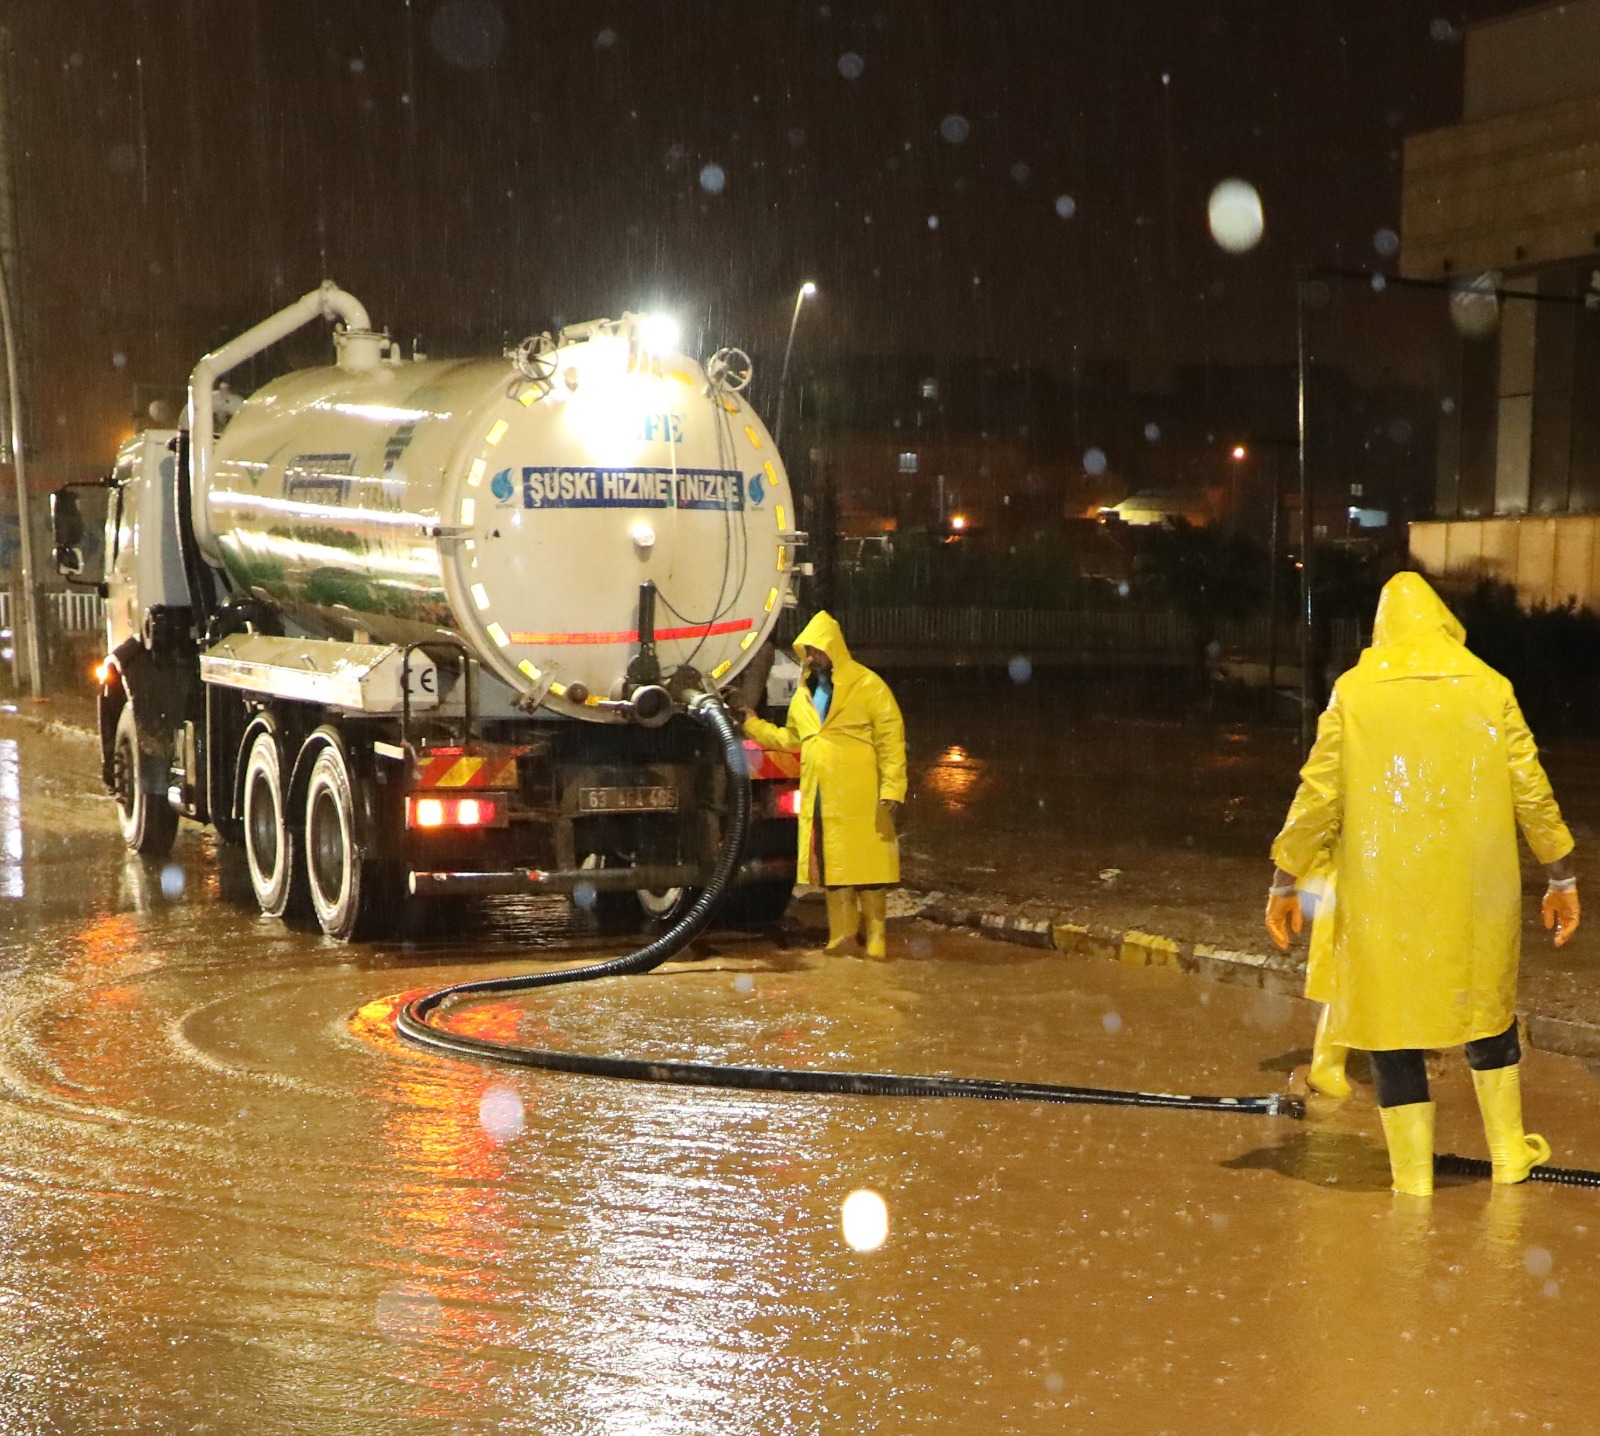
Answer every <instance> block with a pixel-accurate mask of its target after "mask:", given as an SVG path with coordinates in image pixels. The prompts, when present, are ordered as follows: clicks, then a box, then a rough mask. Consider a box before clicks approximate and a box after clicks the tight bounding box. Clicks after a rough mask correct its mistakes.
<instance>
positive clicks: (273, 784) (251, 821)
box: [243, 729, 311, 921]
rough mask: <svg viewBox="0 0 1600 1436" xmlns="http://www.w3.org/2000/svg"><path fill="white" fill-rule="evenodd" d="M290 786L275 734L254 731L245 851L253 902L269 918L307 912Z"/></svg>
mask: <svg viewBox="0 0 1600 1436" xmlns="http://www.w3.org/2000/svg"><path fill="white" fill-rule="evenodd" d="M287 789H288V784H287V782H286V781H285V779H284V773H283V755H282V753H281V752H280V751H279V748H278V735H277V734H276V733H274V732H272V731H271V730H270V729H263V730H262V731H260V732H258V733H257V734H256V736H255V738H254V740H253V741H252V742H251V744H250V752H249V755H248V756H247V757H246V758H245V762H244V804H243V806H244V853H245V862H246V866H247V867H248V868H249V869H250V887H251V890H252V891H253V892H254V893H255V895H256V904H257V906H259V907H260V909H261V911H262V912H264V913H266V915H267V916H268V917H281V918H284V919H286V920H289V921H295V920H300V919H303V918H304V917H305V915H306V914H307V913H308V912H309V911H310V906H311V899H310V894H309V892H308V890H307V882H306V872H305V863H304V861H303V859H302V858H301V855H300V853H299V852H298V851H297V850H298V848H299V844H298V843H297V842H296V841H295V836H294V833H293V832H292V831H291V829H290V826H289V821H288V813H289V795H288V791H287Z"/></svg>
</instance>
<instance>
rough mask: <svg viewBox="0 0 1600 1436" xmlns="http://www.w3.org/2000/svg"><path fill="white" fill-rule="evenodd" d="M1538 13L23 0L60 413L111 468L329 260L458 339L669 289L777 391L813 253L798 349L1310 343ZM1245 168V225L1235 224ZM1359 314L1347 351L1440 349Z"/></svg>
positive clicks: (53, 389)
mask: <svg viewBox="0 0 1600 1436" xmlns="http://www.w3.org/2000/svg"><path fill="white" fill-rule="evenodd" d="M1516 8H1520V7H1519V6H1516V5H1510V4H1505V3H1479V4H1475V5H1472V6H1469V7H1463V6H1461V5H1460V4H1457V5H1455V6H1454V7H1453V8H1451V9H1449V10H1447V11H1441V10H1438V9H1436V8H1434V7H1432V6H1430V5H1428V4H1425V3H1419V0H1382V3H1373V0H1343V3H1319V0H1303V3H1294V4H1285V3H1283V0H1228V3H1227V4H1208V5H1199V4H1186V3H1179V0H1116V3H1108V0H1093V3H1073V0H1038V3H1033V4H1022V3H1003V0H1002V3H989V4H982V5H979V4H973V3H954V0H919V3H916V4H910V3H903V4H892V3H887V2H886V0H879V3H877V4H862V3H853V0H832V3H826V4H815V3H788V0H768V3H766V4H760V5H750V4H738V5H736V4H731V3H724V0H694V3H690V0H633V3H617V4H610V5H606V4H601V5H570V6H554V5H549V4H534V3H529V0H56V3H49V0H12V3H10V4H9V5H4V6H0V13H5V14H7V16H8V20H9V24H10V27H11V34H12V46H13V56H12V73H13V88H14V97H13V98H14V106H13V108H14V127H15V135H14V146H15V150H16V171H17V184H18V191H19V208H20V214H21V243H22V249H23V273H22V285H23V294H22V299H23V303H24V305H25V309H26V322H27V339H28V345H29V359H30V366H31V382H30V395H31V402H32V405H33V411H34V412H33V415H32V418H31V422H30V432H31V435H32V439H33V443H34V446H35V447H36V448H37V449H38V450H39V452H40V456H41V458H42V459H44V460H46V461H47V467H48V466H50V462H49V461H55V462H56V463H58V464H61V465H95V466H102V465H104V464H105V462H106V461H107V460H108V459H109V458H110V456H111V453H112V451H113V449H114V446H115V443H116V442H117V439H118V438H119V437H120V435H121V434H122V433H124V432H126V431H127V430H128V429H129V428H130V427H131V416H132V414H133V412H134V411H135V409H136V408H143V407H144V405H145V404H146V403H148V402H149V400H150V399H151V398H154V397H161V396H162V395H169V396H176V395H177V394H178V393H179V392H180V391H181V388H182V385H183V382H184V379H185V377H186V375H187V372H188V369H189V368H190V367H191V365H192V364H193V362H194V360H195V358H197V357H198V355H199V354H200V353H201V352H203V350H204V349H205V348H206V347H209V346H210V345H213V344H215V343H217V342H220V341H221V340H222V339H225V338H227V337H230V336H231V335H232V334H234V333H236V332H237V331H238V330H240V329H242V328H244V327H247V326H248V325H249V324H251V323H253V322H255V321H256V320H257V319H259V318H261V317H263V316H264V315H265V314H267V313H268V312H270V311H271V310H272V309H273V308H275V307H277V306H279V305H280V304H282V303H283V302H285V301H287V300H289V299H292V298H293V297H295V296H296V295H298V294H300V293H302V292H304V291H305V290H307V289H310V288H312V287H314V286H315V285H316V284H317V283H318V282H319V281H320V280H321V279H322V278H323V277H324V276H328V277H332V278H334V279H336V280H337V281H338V282H339V283H341V284H343V285H344V286H345V287H346V288H348V289H350V290H352V291H353V292H354V293H356V294H357V295H358V296H360V297H361V298H362V299H363V301H364V302H365V303H366V304H367V306H368V308H369V309H370V310H371V312H372V314H373V317H374V320H375V321H376V322H377V323H379V324H380V325H388V326H390V327H391V328H392V329H393V331H394V332H395V333H396V334H397V335H401V336H404V337H405V338H406V339H407V341H409V339H410V338H411V336H413V335H420V336H422V338H423V341H424V344H425V347H426V348H427V350H428V351H429V352H430V353H432V354H434V355H439V356H443V355H447V354H452V353H467V352H482V351H484V350H497V349H498V348H500V347H501V346H502V344H503V343H504V342H505V341H507V340H515V339H516V338H519V337H521V336H522V335H523V334H526V333H528V332H530V331H533V330H536V329H539V328H542V327H545V326H546V325H548V324H549V323H551V322H552V320H553V319H559V318H566V319H569V320H576V319H583V318H591V317H594V316H596V315H601V314H613V315H614V314H616V313H619V312H620V311H621V310H622V309H624V308H640V307H647V306H656V305H659V306H664V307H667V308H670V309H672V310H673V311H674V312H676V313H677V314H678V315H679V316H680V317H681V318H682V320H683V322H684V330H685V334H686V335H687V336H688V337H689V343H688V347H689V348H691V349H697V350H698V351H699V353H700V355H701V357H704V355H705V354H706V353H709V352H710V350H711V349H714V348H716V347H718V346H719V345H721V344H723V343H739V344H742V345H744V346H745V347H747V348H749V349H751V350H752V351H753V352H754V353H755V354H756V355H757V357H758V360H760V361H763V362H764V364H765V366H766V368H765V374H766V378H767V381H768V383H769V385H770V383H771V380H772V378H773V372H772V371H773V369H774V368H775V366H776V358H777V355H778V353H779V351H780V350H781V347H782V342H783V337H784V331H785V328H786V325H787V322H788V317H789V312H790V306H791V304H792V302H793V295H794V292H795V288H796V286H797V285H798V283H799V282H800V280H801V279H803V278H812V279H815V280H816V281H817V283H818V284H819V285H820V286H821V288H822V294H821V296H820V298H819V300H818V302H817V303H816V305H815V306H814V307H813V308H811V309H809V310H808V312H807V313H806V315H805V317H804V318H803V320H802V327H801V332H800V336H799V340H798V342H797V349H796V363H797V366H798V365H804V364H815V363H823V362H827V361H828V360H829V359H830V358H835V357H840V356H845V355H873V354H901V355H904V354H926V355H933V356H951V355H962V354H970V355H973V356H977V357H982V358H987V359H995V358H1001V359H1005V358H1009V357H1012V356H1014V357H1015V358H1016V359H1017V360H1018V361H1019V362H1027V363H1036V364H1043V365H1046V366H1049V367H1052V368H1054V369H1057V370H1058V371H1060V372H1064V373H1071V372H1073V371H1074V369H1075V368H1077V367H1079V366H1085V365H1092V364H1096V363H1099V362H1103V361H1107V360H1111V361H1122V362H1125V363H1127V364H1128V365H1129V366H1130V369H1131V371H1132V374H1133V375H1134V377H1135V380H1136V381H1137V382H1140V383H1146V384H1159V383H1160V382H1161V381H1162V380H1163V378H1164V376H1165V375H1166V373H1167V371H1168V369H1169V367H1170V366H1171V365H1172V364H1174V363H1180V362H1184V363H1192V362H1198V361H1210V362H1213V363H1218V364H1229V363H1235V362H1249V361H1255V360H1262V359H1278V360H1286V359H1288V358H1290V357H1291V356H1292V353H1293V342H1294V341H1293V286H1292V279H1291V277H1292V275H1293V273H1294V271H1295V267H1296V266H1297V265H1299V264H1301V263H1312V264H1343V265H1351V266H1358V267H1367V266H1376V267H1383V268H1388V269H1392V268H1393V267H1394V263H1395V261H1394V258H1393V256H1392V254H1387V255H1386V254H1384V253H1383V252H1382V251H1383V249H1384V248H1385V247H1386V246H1387V243H1388V241H1387V238H1386V237H1385V236H1384V235H1383V234H1382V232H1383V231H1385V230H1388V231H1393V230H1394V229H1396V228H1397V227H1398V219H1399V207H1400V206H1399V191H1400V146H1401V141H1402V139H1403V137H1404V136H1405V135H1406V134H1409V133H1414V132H1417V131H1421V130H1426V129H1430V128H1435V127H1437V126H1440V125H1444V124H1450V123H1454V122H1455V121H1456V120H1457V118H1458V117H1459V113H1460V76H1461V68H1462V51H1461V38H1460V27H1461V26H1463V25H1464V24H1466V23H1468V22H1469V21H1471V20H1475V19H1481V18H1485V17H1487V16H1490V15H1494V14H1501V13H1505V12H1506V11H1508V10H1512V9H1516ZM1229 176H1238V177H1241V178H1244V179H1246V180H1248V181H1249V182H1251V183H1252V184H1254V185H1255V186H1256V187H1257V189H1258V190H1259V192H1260V194H1261V197H1262V202H1263V206H1264V210H1265V217H1266V235H1265V238H1264V239H1263V240H1262V242H1261V243H1260V244H1259V245H1258V246H1257V247H1256V248H1255V249H1254V250H1252V251H1251V252H1249V253H1247V254H1244V255H1230V254H1227V253H1224V252H1223V251H1222V250H1221V249H1219V248H1218V247H1217V245H1216V244H1215V243H1214V242H1213V241H1212V239H1211V237H1210V235H1209V233H1208V230H1207V224H1206V197H1207V195H1208V193H1209V192H1210V190H1211V188H1212V187H1213V186H1214V185H1215V184H1216V183H1217V182H1218V181H1219V180H1222V179H1224V178H1227V177H1229ZM1335 308H1336V309H1337V312H1334V313H1330V314H1328V315H1326V316H1324V317H1323V318H1322V319H1321V320H1320V321H1319V328H1318V331H1317V335H1316V343H1317V345H1318V346H1319V349H1321V350H1323V351H1326V353H1327V355H1328V356H1330V357H1332V358H1334V359H1336V360H1340V361H1341V362H1347V363H1350V364H1352V365H1356V366H1358V367H1359V366H1360V365H1362V364H1371V365H1373V366H1376V367H1377V368H1379V369H1383V368H1385V367H1387V368H1388V369H1390V370H1396V369H1398V370H1400V371H1405V372H1402V373H1401V374H1400V376H1399V377H1402V378H1407V379H1411V380H1416V379H1419V378H1420V379H1422V380H1424V381H1425V380H1426V379H1427V378H1428V377H1429V365H1430V363H1432V362H1433V359H1432V356H1431V353H1430V352H1429V351H1428V350H1427V346H1426V345H1421V346H1418V345H1407V344H1405V343H1397V342H1395V341H1394V339H1393V336H1392V334H1388V335H1386V329H1392V325H1390V324H1389V322H1388V320H1386V319H1385V317H1384V316H1383V315H1382V314H1379V313H1376V312H1375V309H1374V306H1372V305H1371V304H1365V305H1363V304H1361V303H1355V302H1352V303H1350V304H1348V305H1344V306H1342V307H1339V306H1335ZM328 352H329V350H328V347H327V339H326V335H325V334H322V333H316V332H312V333H310V334H309V335H308V336H307V337H306V338H305V339H304V340H302V341H301V342H300V343H299V344H298V345H297V346H295V347H294V348H292V349H291V350H289V351H288V352H287V353H284V354H281V355H279V356H278V357H277V358H276V359H275V360H274V361H272V362H273V363H274V365H275V366H276V367H287V366H288V365H289V364H291V363H317V362H322V361H323V360H324V358H325V356H326V355H327V353H328ZM254 377H256V378H264V377H266V371H261V372H259V373H258V374H257V375H256V376H254ZM760 377H761V376H760V375H759V374H758V384H759V379H760ZM753 393H754V395H755V397H756V398H757V400H758V402H760V403H764V404H765V406H766V407H767V408H768V410H769V412H770V398H768V399H765V400H763V398H762V394H761V390H760V389H759V387H758V388H757V390H755V391H753Z"/></svg>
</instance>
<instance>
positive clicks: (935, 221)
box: [928, 214, 939, 229]
mask: <svg viewBox="0 0 1600 1436" xmlns="http://www.w3.org/2000/svg"><path fill="white" fill-rule="evenodd" d="M938 227H939V216H938V215H936V214H930V215H929V216H928V228H929V229H938Z"/></svg>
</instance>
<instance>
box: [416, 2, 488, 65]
mask: <svg viewBox="0 0 1600 1436" xmlns="http://www.w3.org/2000/svg"><path fill="white" fill-rule="evenodd" d="M428 38H429V39H430V40H431V41H432V42H433V48H434V49H435V50H436V51H437V52H438V55H439V58H440V59H441V60H443V61H444V62H445V63H446V64H447V65H454V66H455V67H456V68H457V69H461V70H484V69H487V68H488V67H489V66H490V65H492V64H494V62H495V61H496V60H498V59H499V58H500V51H501V48H502V47H503V46H504V45H505V41H506V22H505V17H504V16H503V15H501V13H500V7H499V6H498V5H496V4H495V3H494V0H445V3H444V4H443V5H441V6H440V7H439V8H438V9H437V10H435V11H434V12H433V19H432V20H430V21H429V22H428Z"/></svg>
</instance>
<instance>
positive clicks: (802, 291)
mask: <svg viewBox="0 0 1600 1436" xmlns="http://www.w3.org/2000/svg"><path fill="white" fill-rule="evenodd" d="M816 292H817V286H816V285H815V284H813V283H812V282H811V281H810V280H809V279H808V280H806V282H805V283H804V284H802V285H801V286H800V288H799V289H798V290H796V291H795V296H794V313H793V314H791V315H790V316H789V341H788V343H786V344H785V345H784V346H783V368H782V370H781V371H780V372H779V374H778V414H777V419H776V422H775V423H774V425H773V430H772V441H773V442H774V443H775V444H777V445H778V446H779V447H780V448H782V446H783V396H784V393H785V391H786V390H787V389H788V387H789V356H790V355H792V354H793V353H794V331H795V327H796V326H797V325H798V324H799V323H800V306H801V305H802V304H804V303H805V302H806V300H808V299H810V298H811V297H812V296H813V295H814V294H815V293H816Z"/></svg>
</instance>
